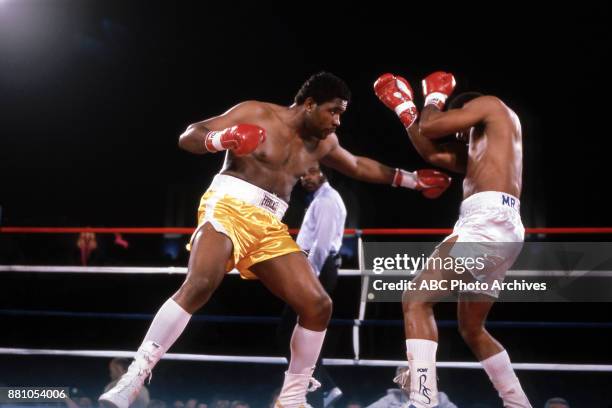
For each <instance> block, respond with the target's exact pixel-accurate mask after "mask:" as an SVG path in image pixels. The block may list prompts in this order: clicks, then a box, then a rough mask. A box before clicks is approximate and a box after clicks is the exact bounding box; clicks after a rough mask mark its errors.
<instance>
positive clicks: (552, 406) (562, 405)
mask: <svg viewBox="0 0 612 408" xmlns="http://www.w3.org/2000/svg"><path fill="white" fill-rule="evenodd" d="M544 408H570V404H569V402H567V401H566V400H564V399H563V398H559V397H554V398H550V399H548V401H546V402H545V403H544Z"/></svg>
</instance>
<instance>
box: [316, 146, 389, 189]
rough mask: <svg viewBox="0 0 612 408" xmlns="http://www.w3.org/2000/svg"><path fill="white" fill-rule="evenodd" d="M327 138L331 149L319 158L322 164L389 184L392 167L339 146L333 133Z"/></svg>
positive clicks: (365, 178)
mask: <svg viewBox="0 0 612 408" xmlns="http://www.w3.org/2000/svg"><path fill="white" fill-rule="evenodd" d="M328 138H330V141H329V143H330V145H331V149H330V150H329V151H328V153H327V154H326V155H325V156H323V157H322V158H321V160H320V161H321V163H322V164H324V165H326V166H329V167H331V168H333V169H335V170H337V171H339V172H340V173H342V174H344V175H346V176H349V177H352V178H354V179H357V180H361V181H366V182H368V183H379V184H391V183H392V182H393V177H394V175H395V169H394V168H391V167H389V166H385V165H384V164H382V163H379V162H377V161H376V160H373V159H370V158H367V157H363V156H355V155H353V154H352V153H351V152H349V151H348V150H346V149H344V148H343V147H342V146H340V143H338V137H337V136H336V135H335V134H332V135H330V136H328Z"/></svg>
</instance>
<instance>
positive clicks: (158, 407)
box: [147, 399, 166, 408]
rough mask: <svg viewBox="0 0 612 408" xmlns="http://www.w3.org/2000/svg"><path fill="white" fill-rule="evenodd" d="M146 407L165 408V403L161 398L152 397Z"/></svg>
mask: <svg viewBox="0 0 612 408" xmlns="http://www.w3.org/2000/svg"><path fill="white" fill-rule="evenodd" d="M147 408H166V403H165V402H164V401H162V400H158V399H152V400H151V401H149V405H147Z"/></svg>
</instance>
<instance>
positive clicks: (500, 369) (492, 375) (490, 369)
mask: <svg viewBox="0 0 612 408" xmlns="http://www.w3.org/2000/svg"><path fill="white" fill-rule="evenodd" d="M480 363H481V364H482V366H483V367H484V369H485V371H486V373H487V375H488V376H489V379H490V380H491V382H492V383H493V386H494V387H495V389H496V390H497V392H498V394H499V397H500V398H501V399H502V401H503V402H504V407H508V408H531V404H530V403H529V400H528V399H527V396H526V395H525V392H524V391H523V388H521V383H520V382H519V379H518V378H517V376H516V374H514V369H512V364H511V363H510V356H508V353H507V352H506V350H504V351H502V352H500V353H497V354H495V355H494V356H491V357H489V358H487V359H485V360H482V361H481V362H480Z"/></svg>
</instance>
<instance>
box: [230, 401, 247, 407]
mask: <svg viewBox="0 0 612 408" xmlns="http://www.w3.org/2000/svg"><path fill="white" fill-rule="evenodd" d="M230 408H251V406H250V405H249V404H248V403H246V402H244V401H239V400H236V401H233V402H232V405H230Z"/></svg>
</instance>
